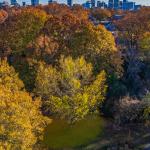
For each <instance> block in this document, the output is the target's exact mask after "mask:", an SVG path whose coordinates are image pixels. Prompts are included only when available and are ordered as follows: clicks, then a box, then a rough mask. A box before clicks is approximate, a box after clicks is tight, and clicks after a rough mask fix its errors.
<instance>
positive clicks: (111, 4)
mask: <svg viewBox="0 0 150 150" xmlns="http://www.w3.org/2000/svg"><path fill="white" fill-rule="evenodd" d="M108 8H111V9H112V8H114V0H109V1H108Z"/></svg>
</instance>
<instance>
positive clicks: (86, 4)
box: [82, 1, 92, 9]
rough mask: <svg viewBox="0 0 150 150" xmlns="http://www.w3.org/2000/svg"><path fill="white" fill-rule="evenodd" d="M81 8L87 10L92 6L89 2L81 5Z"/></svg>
mask: <svg viewBox="0 0 150 150" xmlns="http://www.w3.org/2000/svg"><path fill="white" fill-rule="evenodd" d="M82 6H83V7H84V8H87V9H89V8H91V7H92V6H91V1H86V2H85V3H83V4H82Z"/></svg>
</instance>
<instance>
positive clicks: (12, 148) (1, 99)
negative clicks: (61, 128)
mask: <svg viewBox="0 0 150 150" xmlns="http://www.w3.org/2000/svg"><path fill="white" fill-rule="evenodd" d="M48 122H49V120H48V119H47V118H46V117H44V116H43V115H42V114H41V112H40V101H38V100H34V101H33V100H32V98H31V97H30V96H29V94H28V93H26V92H22V91H15V92H12V91H11V90H10V89H8V88H6V87H5V86H3V85H1V84H0V149H1V150H3V149H5V150H16V149H19V150H30V149H32V148H33V146H36V144H38V143H39V142H40V141H41V140H42V135H43V132H44V128H45V127H46V124H47V123H48Z"/></svg>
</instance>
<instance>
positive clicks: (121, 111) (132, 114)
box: [115, 96, 144, 124]
mask: <svg viewBox="0 0 150 150" xmlns="http://www.w3.org/2000/svg"><path fill="white" fill-rule="evenodd" d="M143 110H144V105H143V102H141V101H139V100H137V99H133V98H131V97H129V96H126V97H124V98H122V99H120V100H119V102H118V103H117V104H116V105H115V111H116V115H115V119H116V122H117V123H119V124H124V123H135V122H141V121H142V120H143Z"/></svg>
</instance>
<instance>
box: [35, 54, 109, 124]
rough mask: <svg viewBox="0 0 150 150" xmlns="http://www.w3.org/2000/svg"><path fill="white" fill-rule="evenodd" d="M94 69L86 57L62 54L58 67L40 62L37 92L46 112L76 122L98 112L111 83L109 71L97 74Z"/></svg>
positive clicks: (36, 85)
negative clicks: (107, 74) (107, 81)
mask: <svg viewBox="0 0 150 150" xmlns="http://www.w3.org/2000/svg"><path fill="white" fill-rule="evenodd" d="M92 71H93V70H92V65H91V64H88V63H86V61H85V59H84V58H83V57H81V58H77V59H75V60H73V59H72V58H71V57H67V58H64V57H62V58H61V59H60V61H59V66H58V67H56V68H54V67H52V66H49V65H46V64H43V63H40V65H39V68H38V71H37V77H36V84H35V87H36V88H35V90H34V92H35V94H36V95H38V96H41V98H42V102H43V110H44V111H45V113H47V114H48V115H55V116H59V117H60V118H65V119H67V120H68V121H69V122H74V121H78V120H80V119H83V118H84V117H85V116H86V115H88V114H89V113H91V112H95V111H96V110H97V108H98V107H99V106H101V104H102V103H103V101H104V99H105V93H106V88H107V86H106V74H105V72H104V71H102V72H100V73H99V74H98V76H97V77H94V75H93V72H92Z"/></svg>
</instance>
